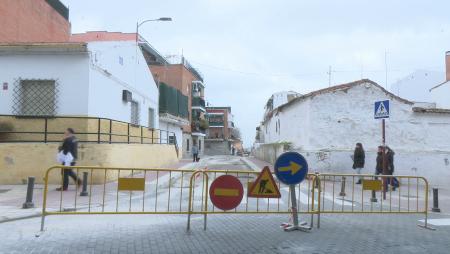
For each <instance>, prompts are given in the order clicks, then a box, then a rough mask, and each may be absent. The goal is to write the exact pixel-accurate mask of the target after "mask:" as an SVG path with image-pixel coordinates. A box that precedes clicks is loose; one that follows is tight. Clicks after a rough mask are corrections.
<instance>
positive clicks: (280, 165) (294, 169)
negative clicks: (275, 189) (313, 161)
mask: <svg viewBox="0 0 450 254" xmlns="http://www.w3.org/2000/svg"><path fill="white" fill-rule="evenodd" d="M307 174H308V162H307V161H306V159H305V157H303V156H302V155H301V154H299V153H296V152H287V153H283V154H282V155H280V157H278V159H277V161H276V162H275V175H276V176H277V178H278V180H280V182H282V183H284V184H288V185H295V184H298V183H300V182H302V181H303V180H304V179H305V177H306V175H307Z"/></svg>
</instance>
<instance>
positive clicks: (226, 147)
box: [205, 140, 231, 155]
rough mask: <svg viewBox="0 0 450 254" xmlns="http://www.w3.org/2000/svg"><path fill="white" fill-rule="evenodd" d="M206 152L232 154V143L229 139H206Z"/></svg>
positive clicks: (208, 153)
mask: <svg viewBox="0 0 450 254" xmlns="http://www.w3.org/2000/svg"><path fill="white" fill-rule="evenodd" d="M205 154H207V155H230V154H231V144H230V142H229V141H212V140H205Z"/></svg>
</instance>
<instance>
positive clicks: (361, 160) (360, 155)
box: [353, 143, 366, 184]
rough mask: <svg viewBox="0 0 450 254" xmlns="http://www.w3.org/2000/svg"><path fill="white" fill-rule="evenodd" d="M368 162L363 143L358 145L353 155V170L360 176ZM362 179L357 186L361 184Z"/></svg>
mask: <svg viewBox="0 0 450 254" xmlns="http://www.w3.org/2000/svg"><path fill="white" fill-rule="evenodd" d="M365 162H366V154H365V153H364V148H363V146H362V144H361V143H356V147H355V152H354V153H353V169H355V170H356V173H357V174H358V175H360V174H361V171H362V170H363V169H364V164H365ZM361 180H362V177H359V179H358V182H357V183H356V184H361Z"/></svg>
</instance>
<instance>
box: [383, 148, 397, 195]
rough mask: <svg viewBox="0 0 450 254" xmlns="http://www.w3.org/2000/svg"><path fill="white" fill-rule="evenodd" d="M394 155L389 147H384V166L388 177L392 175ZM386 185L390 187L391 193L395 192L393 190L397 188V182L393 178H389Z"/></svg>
mask: <svg viewBox="0 0 450 254" xmlns="http://www.w3.org/2000/svg"><path fill="white" fill-rule="evenodd" d="M394 155H395V152H394V150H392V149H391V148H390V147H389V146H386V160H387V163H386V164H387V174H388V175H394ZM388 183H389V184H390V185H391V187H392V190H393V191H395V189H396V188H397V187H399V182H398V180H397V178H395V177H390V178H389V180H388Z"/></svg>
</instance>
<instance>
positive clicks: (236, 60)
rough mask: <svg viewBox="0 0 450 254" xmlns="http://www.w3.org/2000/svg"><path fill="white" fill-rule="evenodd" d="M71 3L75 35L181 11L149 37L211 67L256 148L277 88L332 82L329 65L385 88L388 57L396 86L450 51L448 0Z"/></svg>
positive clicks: (335, 77)
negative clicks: (258, 131) (258, 129)
mask: <svg viewBox="0 0 450 254" xmlns="http://www.w3.org/2000/svg"><path fill="white" fill-rule="evenodd" d="M62 2H64V3H65V4H66V5H69V8H70V21H71V23H72V32H74V33H78V32H85V31H89V30H107V31H121V32H134V31H135V27H136V21H138V20H139V21H142V20H145V19H152V18H158V17H166V16H167V17H172V18H173V22H151V23H147V24H145V25H144V26H142V27H141V29H140V34H141V35H143V36H144V37H145V38H146V39H147V40H148V41H149V42H150V43H151V44H152V45H153V46H154V47H155V48H156V49H157V50H158V51H160V52H161V53H162V54H164V55H165V54H181V52H183V54H184V56H185V57H186V58H187V59H188V61H190V62H191V63H192V64H193V65H194V66H195V67H196V68H198V69H199V70H200V71H201V72H202V73H203V74H204V76H205V81H206V97H207V100H208V101H209V102H210V103H211V104H212V105H213V106H231V107H232V112H233V114H234V115H235V124H236V125H237V126H238V127H239V128H240V129H241V132H242V135H243V138H244V142H245V146H247V147H248V146H250V145H251V144H252V143H253V141H254V136H255V128H256V126H257V125H258V123H259V122H260V121H261V119H262V115H263V111H264V105H265V102H266V101H267V99H268V98H269V97H270V96H271V94H272V93H274V92H278V91H284V90H294V91H297V92H300V93H307V92H310V91H312V90H316V89H320V88H324V87H328V78H329V76H328V75H327V72H328V69H329V66H332V70H333V71H332V75H331V82H332V84H333V85H335V84H340V83H346V82H351V81H354V80H357V79H361V77H363V78H369V79H372V80H374V81H376V82H378V83H379V84H381V85H383V86H385V84H386V77H385V55H386V56H387V58H386V59H387V67H388V75H387V76H388V84H391V83H394V82H395V81H397V80H398V79H400V78H402V77H404V76H406V75H408V74H409V73H411V72H413V71H414V70H417V69H426V70H434V71H442V72H443V71H444V56H445V51H447V50H450V13H449V11H448V10H449V9H450V2H449V1H448V0H442V1H425V0H423V1H417V0H408V1H399V0H387V1H384V0H378V1H373V0H367V1H366V0H340V1H335V0H328V1H325V0H310V1H302V0H292V1H287V0H272V1H268V0H267V1H265V0H190V1H186V0H177V1H175V0H165V1H149V0H127V1H110V0H109V1H107V0H95V1H92V0H62ZM385 52H387V53H386V54H385ZM442 80H444V76H443V77H442ZM389 87H390V85H389Z"/></svg>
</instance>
